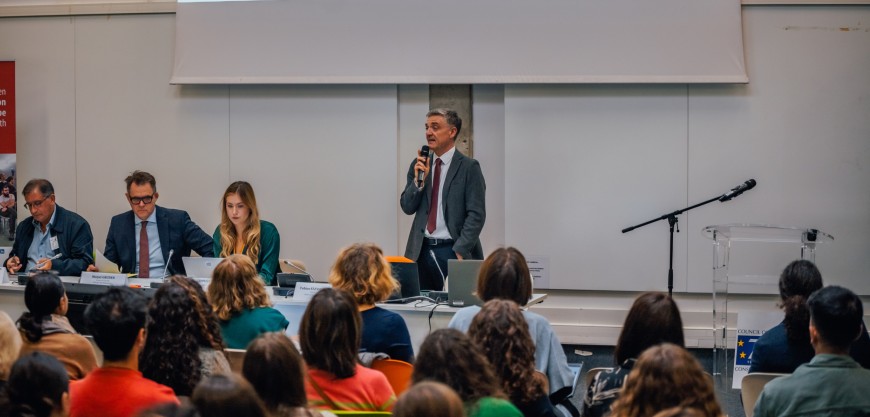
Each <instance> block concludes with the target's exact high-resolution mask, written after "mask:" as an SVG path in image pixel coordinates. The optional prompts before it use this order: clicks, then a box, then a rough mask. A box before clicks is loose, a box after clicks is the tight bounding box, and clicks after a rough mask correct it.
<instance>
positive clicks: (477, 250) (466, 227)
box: [399, 150, 486, 261]
mask: <svg viewBox="0 0 870 417" xmlns="http://www.w3.org/2000/svg"><path fill="white" fill-rule="evenodd" d="M416 163H417V159H416V158H415V159H414V160H413V161H411V166H410V167H409V169H408V182H407V184H406V185H405V190H404V191H402V197H401V198H400V199H399V205H401V206H402V211H403V212H405V214H414V224H413V225H412V226H411V232H410V234H409V235H408V246H407V247H406V248H405V257H407V258H409V259H413V260H415V261H416V260H417V257H418V256H419V255H420V248H421V247H422V246H423V233H424V231H425V229H426V222H427V220H428V219H429V198H430V196H431V194H432V185H431V184H430V181H429V179H428V177H427V179H426V180H425V181H424V185H423V189H422V190H421V189H419V188H417V184H416V178H414V165H415V164H416ZM430 173H431V171H430ZM443 187H444V191H443V193H442V197H441V198H442V201H441V207H442V208H443V211H444V222H445V223H446V224H447V230H448V231H449V232H450V236H451V237H452V238H453V242H454V243H453V251H454V252H456V253H458V254H459V255H461V256H462V257H463V258H464V259H483V247H482V246H481V245H480V231H481V230H482V229H483V222H484V221H485V220H486V203H485V201H484V200H485V197H486V183H485V182H484V180H483V172H481V170H480V163H478V162H477V161H476V160H474V159H472V158H469V157H467V156H465V155H463V154H462V153H460V152H459V151H458V150H457V151H456V152H454V153H453V160H451V161H450V168H449V169H448V170H447V176H446V177H445V180H444V185H443Z"/></svg>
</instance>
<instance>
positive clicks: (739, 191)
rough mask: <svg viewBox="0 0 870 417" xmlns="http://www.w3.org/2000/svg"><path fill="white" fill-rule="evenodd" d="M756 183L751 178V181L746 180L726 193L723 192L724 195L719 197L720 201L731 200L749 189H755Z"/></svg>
mask: <svg viewBox="0 0 870 417" xmlns="http://www.w3.org/2000/svg"><path fill="white" fill-rule="evenodd" d="M755 184H756V182H755V180H754V179H750V180H749V181H746V182H744V183H743V184H740V185H738V186H736V187H734V188H732V189H731V191H729V192H727V193H725V194H722V197H719V201H720V202H723V203H724V202H726V201H728V200H731V199H732V198H734V197H737V196H739V195H740V194H743V193H744V192H745V191H749V190H751V189H753V188H754V187H755Z"/></svg>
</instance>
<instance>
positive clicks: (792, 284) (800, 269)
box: [779, 259, 823, 344]
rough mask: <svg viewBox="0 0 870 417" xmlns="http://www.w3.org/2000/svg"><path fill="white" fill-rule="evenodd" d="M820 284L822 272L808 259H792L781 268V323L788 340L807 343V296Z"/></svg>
mask: <svg viewBox="0 0 870 417" xmlns="http://www.w3.org/2000/svg"><path fill="white" fill-rule="evenodd" d="M822 285H823V284H822V274H821V272H819V269H818V268H816V265H815V264H813V263H812V262H810V261H807V260H803V259H802V260H798V261H794V262H792V263H790V264H788V266H786V267H785V269H783V270H782V274H780V276H779V296H780V298H781V299H782V302H781V303H780V307H782V309H783V310H784V311H785V319H784V320H783V325H784V326H785V331H786V335H787V337H788V340H789V341H790V342H792V343H800V344H806V343H809V340H810V334H809V322H810V312H809V310H807V298H809V296H810V294H812V293H813V292H815V291H816V290H818V289H819V288H822Z"/></svg>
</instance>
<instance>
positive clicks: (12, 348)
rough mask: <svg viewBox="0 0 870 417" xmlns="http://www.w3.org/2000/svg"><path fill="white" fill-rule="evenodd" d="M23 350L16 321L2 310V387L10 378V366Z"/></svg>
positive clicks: (0, 325) (0, 311) (0, 353)
mask: <svg viewBox="0 0 870 417" xmlns="http://www.w3.org/2000/svg"><path fill="white" fill-rule="evenodd" d="M20 351H21V334H20V333H18V329H16V328H15V323H13V322H12V319H11V318H10V317H9V315H8V314H6V312H5V311H3V310H0V388H2V387H3V385H4V384H6V380H7V379H8V378H9V368H11V367H12V363H13V362H15V360H16V359H18V354H19V352H20Z"/></svg>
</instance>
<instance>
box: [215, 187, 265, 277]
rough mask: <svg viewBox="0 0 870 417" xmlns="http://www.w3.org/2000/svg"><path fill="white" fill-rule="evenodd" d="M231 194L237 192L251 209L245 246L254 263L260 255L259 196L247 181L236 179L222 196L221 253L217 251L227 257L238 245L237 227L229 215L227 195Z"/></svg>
mask: <svg viewBox="0 0 870 417" xmlns="http://www.w3.org/2000/svg"><path fill="white" fill-rule="evenodd" d="M230 194H236V195H238V196H239V198H240V199H241V200H242V203H243V204H244V205H245V206H246V207H247V208H248V209H249V210H251V213H250V215H248V221H247V223H248V224H247V225H246V226H247V227H245V236H244V240H245V247H247V248H248V250H247V251H246V252H245V255H246V256H247V257H248V258H250V259H251V260H252V261H253V262H254V264H256V263H257V259H258V257H259V255H260V211H259V210H258V209H257V197H256V196H254V187H251V184H249V183H247V182H245V181H236V182H234V183H232V184H230V186H229V187H227V190H226V191H224V196H223V197H222V198H221V224H220V230H221V253H219V254H218V253H216V254H215V255H218V256H220V257H224V258H225V257H227V256H230V255H232V254H233V251H234V250H235V247H236V239H238V238H239V237H238V236H236V227H235V226H234V225H233V222H231V221H230V216H229V215H227V197H228V196H229V195H230Z"/></svg>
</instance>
